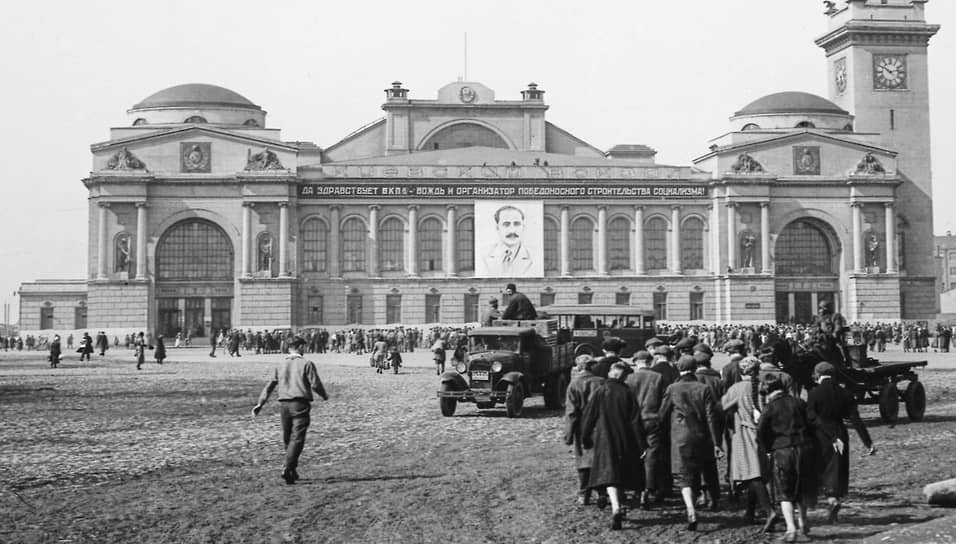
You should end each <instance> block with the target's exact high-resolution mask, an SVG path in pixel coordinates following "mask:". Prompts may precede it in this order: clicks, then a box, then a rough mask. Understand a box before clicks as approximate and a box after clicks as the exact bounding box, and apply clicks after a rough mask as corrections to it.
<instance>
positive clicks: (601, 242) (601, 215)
mask: <svg viewBox="0 0 956 544" xmlns="http://www.w3.org/2000/svg"><path fill="white" fill-rule="evenodd" d="M597 222H598V224H597V231H598V232H597V273H598V275H599V276H607V206H601V207H599V208H598V221H597Z"/></svg>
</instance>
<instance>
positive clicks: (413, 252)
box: [408, 206, 418, 276]
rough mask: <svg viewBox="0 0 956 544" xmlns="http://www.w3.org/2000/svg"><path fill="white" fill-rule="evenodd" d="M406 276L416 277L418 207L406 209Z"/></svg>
mask: <svg viewBox="0 0 956 544" xmlns="http://www.w3.org/2000/svg"><path fill="white" fill-rule="evenodd" d="M408 275H409V276H417V275H418V206H409V207H408Z"/></svg>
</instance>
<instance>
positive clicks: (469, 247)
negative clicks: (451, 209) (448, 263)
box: [455, 217, 475, 272]
mask: <svg viewBox="0 0 956 544" xmlns="http://www.w3.org/2000/svg"><path fill="white" fill-rule="evenodd" d="M455 251H457V252H458V255H456V256H455V258H456V259H457V264H458V271H459V272H471V271H473V270H474V269H475V218H474V217H466V218H464V219H462V220H461V221H459V222H458V228H457V229H455Z"/></svg>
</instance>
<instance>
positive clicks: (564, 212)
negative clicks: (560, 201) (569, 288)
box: [560, 207, 571, 276]
mask: <svg viewBox="0 0 956 544" xmlns="http://www.w3.org/2000/svg"><path fill="white" fill-rule="evenodd" d="M570 230H571V211H570V210H569V209H568V208H567V207H564V208H561V236H560V241H561V255H560V259H561V275H562V276H570V275H571V255H570V253H569V251H570V249H571V243H570V240H571V233H570Z"/></svg>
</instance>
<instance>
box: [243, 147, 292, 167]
mask: <svg viewBox="0 0 956 544" xmlns="http://www.w3.org/2000/svg"><path fill="white" fill-rule="evenodd" d="M246 170H283V166H282V163H281V162H279V156H278V155H276V154H275V153H274V152H273V151H272V150H271V149H269V148H265V149H263V150H262V151H261V152H259V153H255V154H253V153H252V150H251V149H250V150H248V151H247V152H246Z"/></svg>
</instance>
